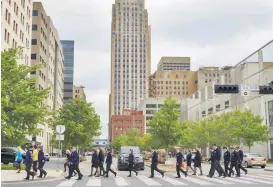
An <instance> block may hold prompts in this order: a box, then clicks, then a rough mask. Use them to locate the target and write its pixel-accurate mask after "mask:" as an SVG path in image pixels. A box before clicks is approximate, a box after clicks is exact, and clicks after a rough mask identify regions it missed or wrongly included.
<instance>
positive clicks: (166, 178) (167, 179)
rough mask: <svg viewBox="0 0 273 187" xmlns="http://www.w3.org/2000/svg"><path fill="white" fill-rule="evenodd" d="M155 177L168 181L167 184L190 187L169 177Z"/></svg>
mask: <svg viewBox="0 0 273 187" xmlns="http://www.w3.org/2000/svg"><path fill="white" fill-rule="evenodd" d="M155 177H156V178H160V179H162V180H164V181H166V182H169V183H171V184H173V185H174V186H180V185H188V184H185V183H183V182H180V181H178V180H175V179H172V178H170V177H167V176H164V177H163V178H162V176H161V175H160V176H159V175H156V176H155Z"/></svg>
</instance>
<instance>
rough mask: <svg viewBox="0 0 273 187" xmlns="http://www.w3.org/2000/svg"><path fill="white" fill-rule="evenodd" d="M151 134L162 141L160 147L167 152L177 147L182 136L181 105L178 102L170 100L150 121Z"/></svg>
mask: <svg viewBox="0 0 273 187" xmlns="http://www.w3.org/2000/svg"><path fill="white" fill-rule="evenodd" d="M148 123H149V125H150V127H151V134H152V136H153V137H155V138H156V139H158V140H159V141H160V145H161V146H163V147H164V148H165V149H166V150H167V151H168V149H169V148H171V147H172V146H175V145H177V143H179V140H180V138H181V136H182V131H181V128H182V124H181V121H180V111H179V104H178V103H177V102H176V100H174V99H172V98H168V99H166V100H165V102H164V104H163V106H162V107H161V108H160V110H159V111H158V112H156V113H155V114H154V116H153V118H152V120H150V121H149V122H148Z"/></svg>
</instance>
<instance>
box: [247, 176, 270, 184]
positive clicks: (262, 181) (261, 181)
mask: <svg viewBox="0 0 273 187" xmlns="http://www.w3.org/2000/svg"><path fill="white" fill-rule="evenodd" d="M244 179H245V180H250V181H254V182H260V183H264V184H273V182H269V181H264V180H259V179H252V178H247V177H244Z"/></svg>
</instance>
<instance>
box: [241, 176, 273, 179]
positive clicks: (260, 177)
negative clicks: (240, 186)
mask: <svg viewBox="0 0 273 187" xmlns="http://www.w3.org/2000/svg"><path fill="white" fill-rule="evenodd" d="M244 177H253V178H258V179H265V180H273V178H272V176H267V177H263V176H257V175H246V176H244Z"/></svg>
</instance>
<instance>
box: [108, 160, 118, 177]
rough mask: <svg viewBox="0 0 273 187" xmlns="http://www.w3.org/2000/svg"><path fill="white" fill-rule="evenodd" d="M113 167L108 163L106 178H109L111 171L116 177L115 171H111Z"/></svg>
mask: <svg viewBox="0 0 273 187" xmlns="http://www.w3.org/2000/svg"><path fill="white" fill-rule="evenodd" d="M111 165H112V164H110V163H107V164H106V176H107V177H108V173H109V171H110V172H111V173H113V174H114V175H115V174H116V172H114V171H113V170H112V169H111Z"/></svg>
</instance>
